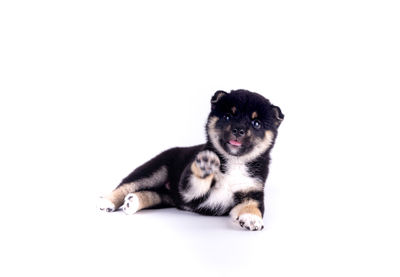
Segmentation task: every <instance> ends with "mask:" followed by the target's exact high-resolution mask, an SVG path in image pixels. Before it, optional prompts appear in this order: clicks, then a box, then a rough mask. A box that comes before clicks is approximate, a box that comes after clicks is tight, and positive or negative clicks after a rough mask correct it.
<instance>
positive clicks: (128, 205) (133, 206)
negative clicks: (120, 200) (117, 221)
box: [122, 193, 139, 215]
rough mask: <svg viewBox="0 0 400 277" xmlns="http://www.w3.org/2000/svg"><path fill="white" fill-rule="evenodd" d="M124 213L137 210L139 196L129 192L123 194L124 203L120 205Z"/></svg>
mask: <svg viewBox="0 0 400 277" xmlns="http://www.w3.org/2000/svg"><path fill="white" fill-rule="evenodd" d="M122 210H123V211H124V213H126V214H128V215H130V214H134V213H136V212H137V211H138V210H139V198H138V197H137V196H136V194H134V193H129V194H128V195H127V196H125V201H124V205H122Z"/></svg>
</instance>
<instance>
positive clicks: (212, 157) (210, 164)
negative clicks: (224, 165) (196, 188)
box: [195, 150, 221, 177]
mask: <svg viewBox="0 0 400 277" xmlns="http://www.w3.org/2000/svg"><path fill="white" fill-rule="evenodd" d="M195 163H196V167H197V168H198V169H199V171H200V172H201V177H206V176H208V175H210V174H212V173H215V172H217V171H218V169H219V166H220V164H221V163H220V161H219V158H218V156H217V155H216V154H215V153H214V152H212V151H208V150H206V151H201V152H200V153H198V154H197V156H196V159H195Z"/></svg>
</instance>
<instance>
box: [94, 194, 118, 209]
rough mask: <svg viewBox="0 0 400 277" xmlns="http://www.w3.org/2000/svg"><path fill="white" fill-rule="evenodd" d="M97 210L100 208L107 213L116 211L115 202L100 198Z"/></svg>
mask: <svg viewBox="0 0 400 277" xmlns="http://www.w3.org/2000/svg"><path fill="white" fill-rule="evenodd" d="M97 208H99V209H100V210H101V211H106V212H113V211H115V205H114V204H113V202H111V201H110V200H108V199H107V198H104V197H100V198H99V200H98V203H97Z"/></svg>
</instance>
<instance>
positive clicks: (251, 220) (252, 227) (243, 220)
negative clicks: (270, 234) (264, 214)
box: [236, 213, 264, 231]
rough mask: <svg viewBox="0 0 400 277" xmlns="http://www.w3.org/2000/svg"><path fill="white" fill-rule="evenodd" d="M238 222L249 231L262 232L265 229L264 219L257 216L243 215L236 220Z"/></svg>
mask: <svg viewBox="0 0 400 277" xmlns="http://www.w3.org/2000/svg"><path fill="white" fill-rule="evenodd" d="M236 222H237V223H238V224H239V225H240V227H242V228H245V229H247V230H249V231H260V230H262V229H264V224H263V219H262V218H261V217H259V216H258V215H255V214H249V213H246V214H241V215H240V216H239V217H238V218H236Z"/></svg>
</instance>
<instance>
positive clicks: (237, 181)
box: [215, 163, 255, 193]
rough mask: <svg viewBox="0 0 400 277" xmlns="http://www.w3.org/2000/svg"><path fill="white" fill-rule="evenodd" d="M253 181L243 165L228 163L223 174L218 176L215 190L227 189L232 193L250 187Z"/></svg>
mask: <svg viewBox="0 0 400 277" xmlns="http://www.w3.org/2000/svg"><path fill="white" fill-rule="evenodd" d="M254 181H255V180H254V178H252V177H250V175H249V172H248V169H247V166H246V165H245V164H243V163H228V164H227V165H226V171H225V173H220V174H218V176H217V181H216V184H215V189H216V190H218V188H221V189H222V188H229V190H231V191H232V193H234V192H237V191H240V190H244V189H246V188H247V187H249V186H252V185H253V184H254Z"/></svg>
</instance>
